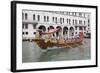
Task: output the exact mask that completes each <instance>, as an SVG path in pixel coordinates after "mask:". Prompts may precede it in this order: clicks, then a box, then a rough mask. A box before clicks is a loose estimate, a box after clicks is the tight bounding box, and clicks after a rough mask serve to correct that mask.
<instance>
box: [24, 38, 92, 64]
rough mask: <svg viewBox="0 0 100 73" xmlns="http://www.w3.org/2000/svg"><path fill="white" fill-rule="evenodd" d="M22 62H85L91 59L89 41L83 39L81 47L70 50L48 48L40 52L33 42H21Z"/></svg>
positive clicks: (76, 46) (77, 46)
mask: <svg viewBox="0 0 100 73" xmlns="http://www.w3.org/2000/svg"><path fill="white" fill-rule="evenodd" d="M22 46H23V49H22V57H23V58H22V61H23V62H24V63H26V62H45V61H64V60H86V59H90V58H91V53H90V48H91V47H90V39H84V41H83V43H82V44H81V45H75V46H74V47H70V48H59V49H58V48H57V47H54V48H49V49H48V50H45V51H44V50H42V49H41V48H39V46H38V45H37V44H35V43H33V42H23V44H22Z"/></svg>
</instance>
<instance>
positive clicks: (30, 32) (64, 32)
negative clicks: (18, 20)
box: [22, 10, 91, 39]
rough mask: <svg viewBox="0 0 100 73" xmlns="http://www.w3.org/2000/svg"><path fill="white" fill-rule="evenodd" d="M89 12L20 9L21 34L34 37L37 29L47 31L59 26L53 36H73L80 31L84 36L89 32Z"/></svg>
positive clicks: (27, 37) (25, 36) (29, 37)
mask: <svg viewBox="0 0 100 73" xmlns="http://www.w3.org/2000/svg"><path fill="white" fill-rule="evenodd" d="M90 24H91V23H90V13H85V12H69V11H68V12H65V11H41V10H22V35H23V38H26V39H31V38H35V35H36V32H37V30H41V31H42V32H48V31H49V30H50V29H56V28H60V31H59V32H56V33H54V34H53V35H52V36H53V37H58V36H62V37H65V36H67V37H68V38H70V37H75V35H78V34H79V32H80V31H82V32H83V33H84V37H86V36H87V35H86V34H87V33H91V28H90Z"/></svg>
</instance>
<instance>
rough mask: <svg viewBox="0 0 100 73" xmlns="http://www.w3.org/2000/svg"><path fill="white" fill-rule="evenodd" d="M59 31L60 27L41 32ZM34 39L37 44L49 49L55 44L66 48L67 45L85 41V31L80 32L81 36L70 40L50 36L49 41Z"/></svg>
mask: <svg viewBox="0 0 100 73" xmlns="http://www.w3.org/2000/svg"><path fill="white" fill-rule="evenodd" d="M58 31H59V29H52V30H50V31H49V32H41V33H40V34H42V35H49V34H53V33H55V32H58ZM32 41H34V42H36V43H37V45H38V46H39V47H40V48H42V49H47V48H49V47H54V46H56V47H61V48H65V47H70V46H73V45H77V44H81V43H82V41H83V32H79V38H72V39H70V40H64V39H59V40H57V39H50V38H49V39H48V40H47V41H45V39H33V40H32Z"/></svg>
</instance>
